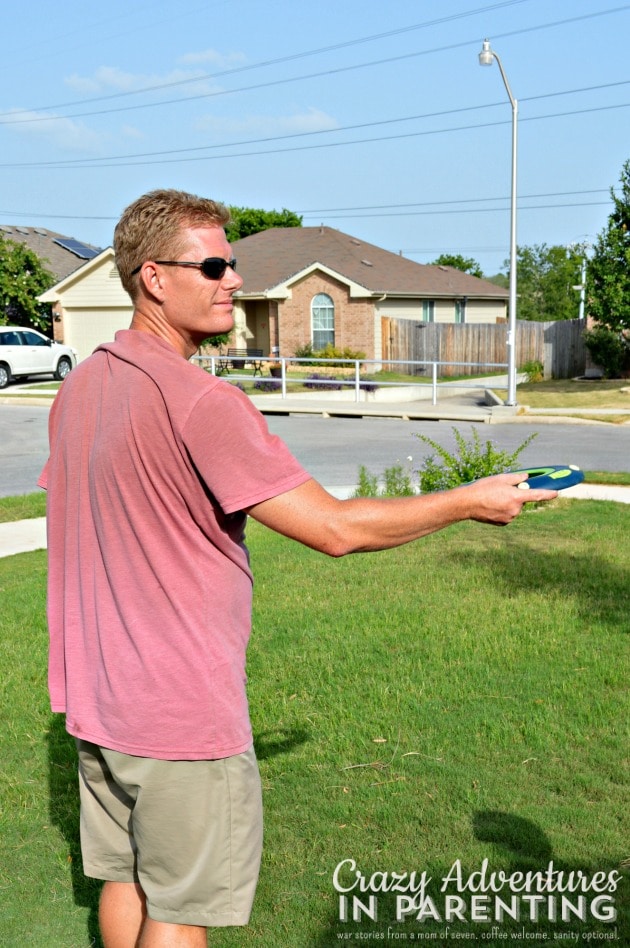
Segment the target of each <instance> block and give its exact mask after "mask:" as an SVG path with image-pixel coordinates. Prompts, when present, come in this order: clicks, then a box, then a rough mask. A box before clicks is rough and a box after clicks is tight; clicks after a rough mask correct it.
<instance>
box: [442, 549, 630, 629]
mask: <svg viewBox="0 0 630 948" xmlns="http://www.w3.org/2000/svg"><path fill="white" fill-rule="evenodd" d="M449 560H450V561H451V562H452V563H454V564H456V568H457V569H458V570H461V571H462V573H465V572H466V571H467V570H469V569H471V568H472V567H475V568H476V569H478V568H479V560H480V557H479V553H478V552H477V551H474V552H473V551H468V550H466V549H461V550H456V551H453V552H452V553H451V554H450V556H449ZM483 565H484V568H485V569H487V570H488V573H489V574H491V576H492V580H491V582H492V588H493V591H494V592H495V593H497V594H501V593H502V594H503V595H504V596H506V597H510V596H513V595H515V594H516V593H530V592H531V593H535V594H540V593H541V592H545V593H549V594H550V595H554V594H555V595H557V596H559V597H562V598H563V599H573V600H574V601H575V603H576V606H577V611H578V615H579V618H580V619H581V620H583V621H584V628H585V630H587V631H588V628H589V624H590V625H593V624H602V625H605V626H608V627H610V629H611V630H612V631H616V632H625V633H628V632H630V581H629V580H630V576H629V575H628V570H627V569H624V568H623V567H621V566H618V565H616V564H614V563H611V562H610V561H608V560H606V559H605V558H604V557H601V556H597V555H592V554H590V553H588V552H586V553H571V552H567V551H565V550H558V549H554V548H553V546H551V548H549V549H547V550H541V549H539V548H536V549H535V550H530V549H528V548H527V547H526V546H525V547H520V546H516V545H515V544H512V543H511V544H509V545H506V546H504V547H501V548H497V549H488V550H486V551H485V552H484V553H483Z"/></svg>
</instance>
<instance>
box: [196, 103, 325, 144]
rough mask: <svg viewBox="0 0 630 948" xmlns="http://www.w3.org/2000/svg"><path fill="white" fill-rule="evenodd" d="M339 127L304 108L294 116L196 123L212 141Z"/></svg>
mask: <svg viewBox="0 0 630 948" xmlns="http://www.w3.org/2000/svg"><path fill="white" fill-rule="evenodd" d="M338 127H339V122H338V121H337V120H336V119H334V118H333V117H332V116H331V115H328V114H327V113H326V112H322V111H321V109H316V108H314V107H310V108H308V109H307V110H306V111H305V112H298V113H296V114H294V115H275V116H269V115H250V116H244V117H243V118H217V117H216V116H213V115H207V116H204V117H203V118H201V119H199V120H198V122H197V123H196V128H197V130H198V131H202V132H209V133H210V134H212V135H214V136H216V137H224V136H225V135H238V136H243V135H257V136H260V137H263V136H265V137H266V136H268V135H269V136H273V135H292V134H299V133H300V132H323V131H329V130H332V129H335V128H338Z"/></svg>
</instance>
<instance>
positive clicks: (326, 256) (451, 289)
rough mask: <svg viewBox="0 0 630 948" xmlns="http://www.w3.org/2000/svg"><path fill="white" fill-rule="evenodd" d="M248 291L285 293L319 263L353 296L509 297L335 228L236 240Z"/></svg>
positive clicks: (276, 231)
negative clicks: (348, 286)
mask: <svg viewBox="0 0 630 948" xmlns="http://www.w3.org/2000/svg"><path fill="white" fill-rule="evenodd" d="M232 249H233V251H234V256H235V257H236V259H237V260H238V267H237V269H238V272H239V274H240V275H241V276H242V277H243V280H244V284H243V289H242V291H241V292H242V295H244V296H258V295H265V296H279V297H280V296H283V295H287V291H288V290H289V287H290V285H291V283H293V282H294V281H295V280H296V279H297V278H298V277H299V276H301V275H304V274H306V273H308V272H312V270H314V269H317V267H318V266H319V267H320V268H321V269H323V270H324V271H326V272H329V273H330V274H331V275H333V276H335V277H336V278H337V279H340V280H341V281H342V282H344V283H346V284H348V285H351V286H352V287H354V288H355V294H354V295H367V296H372V295H374V296H379V295H383V294H387V295H391V296H423V297H427V298H430V297H432V298H438V297H451V298H452V297H463V296H466V297H471V298H474V297H476V298H492V299H507V297H508V292H507V290H505V289H503V288H502V287H499V286H495V284H493V283H490V282H489V281H488V280H480V279H479V278H478V277H474V276H471V275H470V274H469V273H463V272H462V271H461V270H457V269H455V268H454V267H442V266H435V265H427V264H421V263H416V262H415V261H413V260H409V259H408V258H406V257H403V256H401V255H399V254H395V253H391V252H390V251H389V250H384V249H383V248H382V247H377V246H375V245H374V244H369V243H366V242H365V241H362V240H359V239H358V238H356V237H352V236H350V235H349V234H344V233H342V232H341V231H338V230H334V229H333V228H331V227H274V228H271V229H270V230H265V231H260V232H259V233H257V234H252V235H251V236H250V237H244V238H243V239H242V240H237V241H235V243H233V244H232Z"/></svg>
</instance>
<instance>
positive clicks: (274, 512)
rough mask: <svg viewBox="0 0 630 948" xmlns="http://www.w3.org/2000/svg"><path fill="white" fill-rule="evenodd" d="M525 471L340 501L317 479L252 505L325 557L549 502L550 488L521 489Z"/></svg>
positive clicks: (497, 521)
mask: <svg viewBox="0 0 630 948" xmlns="http://www.w3.org/2000/svg"><path fill="white" fill-rule="evenodd" d="M524 480H526V475H523V474H497V475H495V476H494V477H486V478H483V479H482V480H479V481H475V482H474V483H473V484H469V485H467V486H465V487H457V488H455V489H454V490H449V491H443V492H440V493H436V494H424V495H421V496H417V497H395V498H379V499H374V498H351V499H348V500H338V499H337V498H336V497H333V496H332V495H331V494H329V493H328V491H326V490H325V489H324V488H323V487H322V486H321V485H320V484H318V482H317V481H315V480H310V481H307V482H306V483H305V484H302V485H301V486H300V487H296V488H295V489H294V490H290V491H287V492H286V493H284V494H279V495H278V496H277V497H273V498H271V500H265V501H263V503H261V504H256V505H255V506H253V507H251V508H250V510H249V511H248V513H249V514H250V515H251V516H252V517H253V518H254V519H255V520H258V521H259V522H260V523H263V524H264V525H265V526H266V527H270V528H271V529H272V530H275V531H276V532H277V533H282V534H283V535H284V536H287V537H291V538H292V539H293V540H298V541H299V542H300V543H303V544H305V546H310V547H312V548H313V549H314V550H319V551H320V552H321V553H326V554H328V555H329V556H345V555H346V554H347V553H367V552H371V551H374V550H387V549H390V548H391V547H395V546H401V545H402V544H404V543H409V542H411V541H412V540H418V539H419V538H420V537H423V536H426V535H427V534H429V533H435V532H436V531H437V530H442V529H444V527H448V526H450V525H451V524H453V523H458V522H459V521H461V520H477V521H479V522H481V523H490V524H494V525H495V526H504V525H505V524H507V523H509V522H510V521H511V520H513V519H514V517H517V516H518V514H519V513H520V512H521V509H522V507H523V504H524V503H525V502H526V501H527V502H528V503H535V502H539V501H546V500H552V499H553V498H554V497H556V496H557V491H553V490H528V491H524V490H519V489H518V487H517V484H519V483H520V482H521V481H524Z"/></svg>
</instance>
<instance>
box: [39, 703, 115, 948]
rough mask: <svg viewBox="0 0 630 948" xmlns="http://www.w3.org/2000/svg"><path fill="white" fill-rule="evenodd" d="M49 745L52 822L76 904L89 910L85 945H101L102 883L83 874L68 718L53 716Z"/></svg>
mask: <svg viewBox="0 0 630 948" xmlns="http://www.w3.org/2000/svg"><path fill="white" fill-rule="evenodd" d="M46 739H47V742H48V791H49V801H50V802H49V807H50V821H51V823H52V824H53V826H56V827H57V829H58V830H59V831H60V833H61V834H62V835H63V838H64V839H65V841H66V845H67V847H68V858H69V862H70V872H71V877H72V893H73V898H74V903H75V905H78V906H80V907H81V908H86V909H88V919H87V938H86V945H90V946H93V948H97V946H102V941H101V937H100V933H99V927H98V900H99V897H100V892H101V886H102V883H101V882H100V881H99V880H98V879H88V878H87V877H86V876H84V875H83V866H82V861H81V842H80V837H79V782H78V777H77V766H78V760H77V751H76V745H75V741H74V738H73V737H71V736H70V734H68V732H67V731H66V728H65V717H64V716H63V715H62V714H53V715H52V716H51V719H50V727H49V729H48V733H47V735H46Z"/></svg>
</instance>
